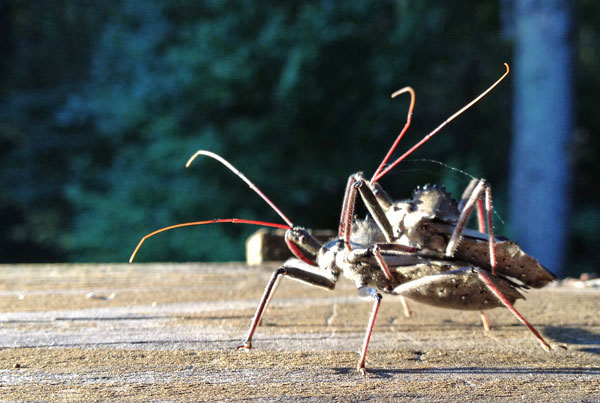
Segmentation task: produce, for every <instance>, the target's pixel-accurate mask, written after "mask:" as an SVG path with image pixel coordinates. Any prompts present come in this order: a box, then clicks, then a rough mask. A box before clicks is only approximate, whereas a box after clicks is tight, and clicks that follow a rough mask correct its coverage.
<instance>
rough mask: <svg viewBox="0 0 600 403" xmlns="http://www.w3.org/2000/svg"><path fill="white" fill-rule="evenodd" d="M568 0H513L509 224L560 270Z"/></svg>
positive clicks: (567, 124)
mask: <svg viewBox="0 0 600 403" xmlns="http://www.w3.org/2000/svg"><path fill="white" fill-rule="evenodd" d="M571 16H572V10H571V3H570V1H568V0H515V1H514V27H513V28H514V38H515V61H514V76H513V77H514V78H513V79H514V103H513V108H514V110H513V119H514V120H513V124H514V138H513V144H512V155H511V169H512V172H511V183H510V195H511V217H510V218H511V228H512V230H513V235H514V238H515V240H517V241H518V242H519V243H520V244H521V246H522V247H523V249H524V250H526V251H527V252H528V253H530V254H531V255H533V256H535V257H536V258H538V259H539V260H540V262H541V263H542V264H544V265H545V266H546V267H548V268H549V269H550V270H551V271H553V272H554V273H555V274H557V275H561V274H563V273H564V265H565V262H564V259H565V250H566V243H567V234H568V215H569V214H568V213H569V182H570V168H569V164H568V146H569V142H570V138H571V132H572V125H573V96H572V87H573V85H572V84H573V83H572V50H571V20H572V18H571Z"/></svg>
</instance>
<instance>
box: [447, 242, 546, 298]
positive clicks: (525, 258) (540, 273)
mask: <svg viewBox="0 0 600 403" xmlns="http://www.w3.org/2000/svg"><path fill="white" fill-rule="evenodd" d="M495 246H496V260H497V271H498V273H500V274H503V275H506V276H510V277H512V278H514V279H517V280H519V281H521V282H522V283H523V284H525V285H527V286H529V287H533V288H541V287H543V286H545V285H546V284H548V283H549V282H551V281H554V280H556V276H555V275H554V274H552V273H551V272H549V271H548V270H547V269H546V268H545V267H544V266H542V265H541V264H540V262H538V261H537V260H536V259H534V258H533V257H532V256H530V255H528V254H527V253H525V252H523V250H522V249H521V247H520V246H519V245H517V244H516V243H515V242H513V241H510V240H508V239H502V238H496V242H495ZM454 258H456V259H458V260H462V261H466V262H469V263H472V264H473V265H475V266H479V267H483V268H486V269H487V270H491V268H490V251H489V244H488V236H487V235H486V234H481V233H478V232H475V231H472V230H468V231H465V233H463V237H462V240H461V241H460V244H459V246H458V249H457V250H456V252H455V254H454Z"/></svg>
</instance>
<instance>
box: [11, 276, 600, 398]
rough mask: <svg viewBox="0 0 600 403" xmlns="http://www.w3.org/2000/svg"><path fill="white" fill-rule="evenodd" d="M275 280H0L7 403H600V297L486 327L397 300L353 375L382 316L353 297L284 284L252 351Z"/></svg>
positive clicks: (533, 300) (540, 304)
mask: <svg viewBox="0 0 600 403" xmlns="http://www.w3.org/2000/svg"><path fill="white" fill-rule="evenodd" d="M274 268H275V267H274V266H261V267H254V268H248V267H246V266H245V265H242V264H152V265H145V264H134V265H126V264H123V265H16V266H15V265H4V266H0V273H1V274H2V282H1V284H2V285H1V287H0V400H2V401H6V400H9V401H10V400H28V401H31V400H48V401H56V400H77V401H80V400H87V401H89V400H94V399H121V400H133V401H135V400H138V401H149V400H227V399H231V400H243V399H248V400H255V399H256V400H263V399H271V400H301V399H302V400H304V399H307V398H308V399H315V400H316V399H324V400H336V399H339V400H352V401H356V400H367V399H374V400H390V399H397V400H408V399H411V400H413V399H416V400H425V401H431V400H433V401H436V400H437V401H447V400H453V401H458V400H460V401H463V400H490V399H491V400H509V401H515V400H521V399H526V400H534V401H542V400H549V401H561V400H566V401H596V400H598V399H600V315H599V308H600V291H599V290H598V289H587V290H586V289H583V290H582V289H574V288H566V287H549V288H545V289H542V290H535V291H531V292H529V293H528V294H527V300H526V301H519V302H518V304H517V308H518V309H519V310H520V311H521V313H523V314H524V315H525V316H526V317H527V318H528V319H529V320H530V321H531V322H532V323H533V324H534V326H536V327H537V328H538V330H540V331H541V333H542V334H544V336H545V337H546V338H547V340H548V341H549V342H550V343H551V344H552V345H554V346H557V345H561V344H566V345H567V346H568V349H567V350H564V349H562V348H556V349H555V350H553V351H551V352H549V353H548V352H544V351H543V350H542V349H541V348H540V346H539V345H538V343H537V342H536V340H535V339H534V337H533V336H532V335H531V334H530V333H529V332H528V331H527V329H526V328H525V327H524V326H522V325H520V324H519V323H518V322H517V321H516V319H515V318H514V317H512V315H510V313H509V312H508V311H507V310H505V309H495V310H492V311H489V313H488V316H489V317H490V321H491V324H492V328H493V329H492V332H491V333H490V334H489V335H486V334H484V332H483V331H482V327H481V324H480V321H479V315H478V314H477V313H476V312H459V311H452V310H444V309H437V308H432V307H428V306H425V305H421V304H417V303H412V304H411V307H412V309H413V312H414V316H413V317H412V318H408V319H407V318H405V317H404V316H403V315H402V308H401V304H400V302H399V300H398V299H396V298H393V297H384V301H383V304H382V306H381V309H380V313H379V317H378V321H377V323H376V325H375V331H374V335H373V339H372V341H371V345H370V348H369V355H368V357H367V367H368V368H370V369H371V371H372V372H371V373H370V374H369V377H368V378H367V379H364V378H363V377H362V376H361V375H359V374H358V373H357V372H356V371H355V369H354V368H355V365H356V361H357V359H358V355H357V351H358V350H359V349H360V346H361V343H362V339H363V335H364V330H365V327H366V323H367V318H368V316H369V312H370V309H371V303H370V302H365V301H361V300H359V299H358V298H357V297H356V296H355V294H356V290H355V289H354V286H353V284H352V283H349V282H347V281H340V283H339V284H338V288H337V289H336V290H335V291H333V292H329V291H325V290H320V289H316V288H311V287H308V286H305V285H303V284H300V283H297V282H294V281H292V280H284V281H282V284H281V286H280V288H279V290H278V292H277V294H276V296H275V298H274V299H273V301H272V304H271V308H270V309H269V311H268V312H267V315H266V316H265V319H264V325H263V326H262V327H260V328H259V330H258V331H257V335H256V338H255V341H254V349H253V350H252V351H250V352H248V353H246V352H239V351H235V347H236V346H237V345H239V344H240V343H241V341H242V340H243V338H244V336H245V334H246V332H247V328H248V325H249V323H250V319H251V317H252V315H253V313H254V310H255V308H256V305H257V302H258V300H259V298H260V295H261V294H262V291H263V287H264V285H265V284H266V282H267V280H268V278H269V276H270V275H271V271H272V269H274Z"/></svg>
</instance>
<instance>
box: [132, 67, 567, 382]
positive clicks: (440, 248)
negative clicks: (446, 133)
mask: <svg viewBox="0 0 600 403" xmlns="http://www.w3.org/2000/svg"><path fill="white" fill-rule="evenodd" d="M505 66H506V72H505V73H504V74H503V75H502V77H500V78H499V79H498V80H497V81H496V82H495V83H494V84H493V85H492V86H490V87H489V88H488V89H487V90H486V91H484V92H483V93H481V94H480V95H479V96H478V97H477V98H475V99H474V100H473V101H471V102H470V103H469V104H467V105H466V106H464V107H463V108H462V109H461V110H459V111H458V112H456V113H455V114H454V115H452V116H451V117H449V118H448V119H447V120H446V121H444V122H443V123H442V124H441V125H439V126H438V127H437V128H436V129H434V130H433V131H432V132H431V133H429V134H428V135H426V136H425V137H423V139H421V140H420V141H419V142H418V143H417V144H415V145H414V146H413V147H412V148H411V149H409V150H408V151H407V152H405V153H404V154H403V155H402V156H400V157H399V158H397V159H396V160H395V161H394V162H393V163H391V164H388V161H389V159H390V157H391V155H392V153H393V152H394V150H395V149H396V146H397V145H398V143H399V142H400V140H401V139H402V137H403V136H404V133H406V131H407V129H408V127H409V126H410V122H411V116H412V112H413V108H414V103H415V93H414V91H413V89H412V88H410V87H406V88H403V89H401V90H399V91H397V92H395V93H394V94H393V95H392V97H395V96H397V95H399V94H402V93H409V94H410V96H411V102H410V106H409V110H408V116H407V120H406V124H405V126H404V128H403V129H402V131H401V132H400V134H399V135H398V137H397V138H396V140H395V142H394V143H393V145H392V147H391V148H390V150H389V151H388V153H387V155H386V156H385V158H384V159H383V161H382V162H381V164H380V165H379V167H378V168H377V170H376V171H375V174H374V175H373V177H372V178H371V179H370V180H367V179H365V177H363V175H362V174H360V173H357V174H354V175H351V176H350V178H349V179H348V183H347V186H346V192H345V196H344V202H343V205H342V212H341V217H340V224H339V229H338V235H337V237H336V238H335V239H332V240H330V241H328V242H326V243H321V242H319V241H317V240H316V239H315V238H314V237H313V236H312V235H311V234H310V233H309V232H308V231H307V230H306V229H304V228H301V227H297V226H295V225H294V224H292V222H291V221H290V220H289V219H288V218H287V217H286V216H285V214H283V212H282V211H281V210H280V209H279V208H278V207H277V206H275V204H274V203H273V202H272V201H271V200H270V199H269V198H268V197H267V196H265V195H264V194H263V193H262V191H260V189H258V187H256V186H255V185H254V184H253V183H252V182H251V181H250V180H249V179H248V178H246V177H245V176H244V175H243V174H242V173H241V172H240V171H238V170H237V169H236V168H235V167H234V166H233V165H231V164H230V163H229V162H228V161H226V160H225V159H223V158H222V157H220V156H218V155H216V154H214V153H211V152H209V151H204V150H201V151H198V152H197V153H196V154H194V155H193V156H192V157H191V158H190V160H189V161H188V162H187V164H186V166H189V165H190V164H191V163H192V161H193V160H194V159H195V158H196V157H197V156H199V155H204V156H207V157H210V158H213V159H215V160H217V161H219V162H220V163H222V164H223V165H225V166H226V167H227V168H228V169H230V170H231V171H232V172H234V173H235V174H236V175H237V176H238V177H239V178H241V179H242V180H243V181H244V182H246V184H248V186H249V187H250V188H251V189H253V190H254V191H255V192H256V193H257V194H258V195H259V196H260V197H262V198H263V199H264V200H265V201H266V202H267V203H268V204H269V205H270V206H271V207H272V208H273V209H274V210H275V211H276V212H277V213H278V214H279V216H280V217H281V218H282V219H283V221H285V223H286V225H283V224H275V223H268V222H262V221H255V220H245V219H237V218H231V219H214V220H209V221H199V222H191V223H184V224H177V225H173V226H169V227H166V228H162V229H160V230H157V231H154V232H152V233H150V234H148V235H146V236H145V237H143V238H142V240H141V241H140V242H139V244H138V246H137V247H136V249H135V251H134V252H133V254H132V256H131V259H130V262H131V261H132V260H133V258H134V257H135V255H136V253H137V251H138V250H139V248H140V246H141V245H142V243H143V242H144V241H145V240H146V239H147V238H149V237H151V236H153V235H156V234H158V233H160V232H163V231H166V230H169V229H173V228H178V227H183V226H191V225H200V224H208V223H223V222H233V223H244V224H255V225H264V226H270V227H277V228H284V229H285V230H286V232H285V242H286V244H287V246H288V248H289V249H290V251H291V252H292V253H293V254H294V255H295V258H292V259H289V260H287V261H286V262H285V263H284V264H283V265H282V266H281V267H280V268H278V269H277V270H275V272H274V273H273V275H272V276H271V278H270V280H269V282H268V283H267V286H266V288H265V291H264V294H263V296H262V298H261V300H260V303H259V305H258V308H257V310H256V313H255V315H254V317H253V319H252V323H251V325H250V329H249V331H248V335H247V336H246V339H245V341H244V344H243V345H241V346H240V347H239V348H240V349H246V350H249V349H251V348H252V337H253V336H254V332H255V330H256V328H257V326H258V325H259V324H260V323H261V320H262V317H263V315H264V313H265V311H266V309H267V307H268V305H269V302H270V301H271V298H272V297H273V295H274V293H275V290H276V289H277V285H278V284H279V281H280V280H281V279H282V278H283V277H284V276H287V277H290V278H293V279H295V280H300V281H302V282H305V283H308V284H310V285H313V286H319V287H324V288H327V289H333V288H335V285H336V282H337V280H338V278H339V277H340V275H341V274H343V275H344V276H345V277H346V278H348V279H350V280H353V281H354V282H355V284H356V288H357V290H358V295H359V297H361V298H366V299H369V300H372V301H373V309H372V312H371V315H370V318H369V322H368V326H367V330H366V333H365V337H364V341H363V345H362V349H361V354H360V359H359V361H358V365H357V368H358V370H359V371H360V372H362V373H363V374H366V370H365V359H366V354H367V349H368V346H369V340H370V338H371V333H372V331H373V326H374V324H375V319H376V317H377V312H378V310H379V306H380V304H381V300H382V293H386V294H392V295H399V296H401V298H402V301H403V302H405V301H404V297H407V298H410V299H414V300H416V301H419V302H423V303H426V304H429V305H434V306H439V307H443V308H453V309H461V310H478V311H480V312H481V315H482V320H483V323H484V327H485V328H486V329H489V325H488V323H487V318H486V317H485V315H484V314H483V311H484V310H486V309H491V308H495V307H501V306H505V307H506V308H508V309H509V310H510V311H511V312H512V313H513V314H514V315H515V316H516V317H517V318H518V319H519V320H520V321H521V322H522V323H523V324H524V325H525V326H527V327H528V328H529V330H530V331H531V332H532V333H533V334H534V335H535V337H536V338H537V340H538V341H539V342H540V344H541V345H542V347H543V348H544V349H545V350H550V345H549V344H548V343H547V342H546V341H545V340H544V339H543V337H542V336H541V335H540V334H539V333H538V332H537V331H536V330H535V328H534V327H533V326H532V325H531V324H529V322H527V320H526V319H525V318H524V317H523V316H522V315H521V314H520V313H519V312H518V311H517V310H516V309H515V308H514V306H513V304H514V302H515V301H516V300H517V299H519V298H523V296H522V295H521V293H520V292H519V291H518V290H519V289H520V288H529V287H535V288H539V287H543V286H544V285H546V284H547V283H548V282H550V281H552V280H554V279H555V276H554V275H553V274H551V273H550V272H548V271H547V270H546V269H545V268H544V267H543V266H541V265H540V264H539V263H538V262H537V261H536V260H535V259H534V258H532V257H531V256H529V255H527V254H526V253H524V252H523V251H522V250H521V248H520V247H519V246H518V245H517V244H515V243H514V242H511V241H509V240H506V239H504V238H499V237H495V236H494V233H493V223H492V199H491V190H490V186H489V184H488V183H487V182H486V181H485V180H483V179H480V180H477V179H473V180H472V181H471V182H470V184H469V186H468V187H467V188H466V189H465V191H464V193H463V195H462V197H461V199H460V201H458V202H456V201H454V200H453V199H452V198H451V197H450V195H449V194H448V193H447V192H446V191H445V190H444V188H443V187H438V186H425V187H422V188H418V189H417V190H415V191H414V193H413V196H412V198H411V199H409V200H404V201H395V200H394V199H392V198H390V197H389V196H388V195H387V193H386V192H385V191H384V190H383V189H382V187H381V186H380V185H379V183H378V181H379V180H380V179H381V178H382V177H383V176H384V175H385V174H387V173H388V172H389V171H390V170H391V169H392V168H393V167H394V166H396V165H397V164H398V163H400V162H401V161H402V160H403V159H405V158H406V157H407V156H408V155H410V154H411V153H412V152H413V151H415V150H416V149H417V148H419V147H420V146H421V145H422V144H423V143H425V142H426V141H428V140H429V139H430V138H431V137H432V136H433V135H435V134H436V133H437V132H439V131H440V130H441V129H442V128H443V127H444V126H445V125H446V124H448V123H449V122H450V121H452V120H453V119H454V118H456V117H457V116H458V115H460V114H461V113H463V112H464V111H465V110H466V109H468V108H470V107H471V106H472V105H473V104H475V103H476V102H477V101H479V100H480V99H481V98H482V97H484V96H485V95H486V94H487V93H488V92H490V91H491V90H492V89H493V88H494V87H495V86H497V85H498V84H499V83H500V81H502V80H503V79H504V77H506V75H508V73H509V67H508V64H505ZM357 197H360V199H361V200H362V202H363V203H364V204H365V206H366V208H367V210H368V212H369V214H368V215H367V218H365V219H363V220H359V219H357V218H355V216H354V208H355V203H356V200H357ZM473 209H476V211H477V216H478V223H479V231H474V230H470V229H467V228H466V224H467V221H468V219H469V217H470V216H471V213H472V212H473ZM484 210H485V212H484ZM486 222H487V231H486ZM404 306H405V313H406V314H408V308H407V305H406V304H405V305H404Z"/></svg>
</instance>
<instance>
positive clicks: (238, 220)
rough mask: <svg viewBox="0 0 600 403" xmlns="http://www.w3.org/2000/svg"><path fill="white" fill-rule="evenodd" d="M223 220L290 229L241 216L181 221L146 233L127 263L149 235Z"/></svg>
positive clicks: (222, 221) (282, 225) (130, 261)
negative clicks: (181, 222)
mask: <svg viewBox="0 0 600 403" xmlns="http://www.w3.org/2000/svg"><path fill="white" fill-rule="evenodd" d="M224 222H229V223H235V224H253V225H263V226H265V227H274V228H281V229H285V230H288V229H291V227H290V226H288V225H284V224H277V223H271V222H265V221H256V220H245V219H242V218H215V219H213V220H207V221H195V222H186V223H183V224H175V225H169V226H168V227H164V228H161V229H158V230H156V231H154V232H151V233H149V234H148V235H145V236H144V237H143V238H142V239H141V240H140V242H139V243H138V244H137V246H136V247H135V250H134V251H133V253H132V254H131V257H130V258H129V263H132V262H133V259H134V258H135V255H137V253H138V251H139V250H140V247H141V246H142V244H143V243H144V241H145V240H146V239H148V238H150V237H153V236H154V235H156V234H160V233H161V232H165V231H169V230H172V229H175V228H181V227H191V226H193V225H203V224H215V223H224Z"/></svg>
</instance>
